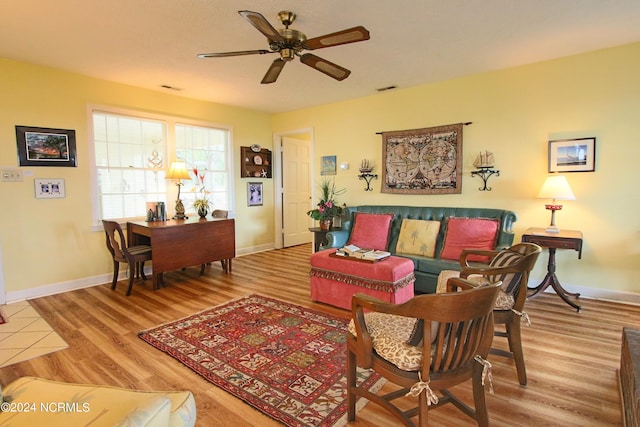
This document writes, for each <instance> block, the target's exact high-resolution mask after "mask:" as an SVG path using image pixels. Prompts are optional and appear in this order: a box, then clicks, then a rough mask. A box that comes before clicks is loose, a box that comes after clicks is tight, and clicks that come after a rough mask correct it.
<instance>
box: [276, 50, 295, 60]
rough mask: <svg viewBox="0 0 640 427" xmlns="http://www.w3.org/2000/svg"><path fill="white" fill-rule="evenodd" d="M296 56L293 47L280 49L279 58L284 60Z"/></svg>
mask: <svg viewBox="0 0 640 427" xmlns="http://www.w3.org/2000/svg"><path fill="white" fill-rule="evenodd" d="M295 57H296V51H295V50H293V49H282V50H281V51H280V58H282V59H283V60H285V61H291V60H293V58H295Z"/></svg>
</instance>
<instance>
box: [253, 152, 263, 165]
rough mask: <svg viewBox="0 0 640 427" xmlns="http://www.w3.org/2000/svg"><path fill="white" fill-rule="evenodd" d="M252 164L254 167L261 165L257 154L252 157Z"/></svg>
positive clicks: (260, 159) (260, 158)
mask: <svg viewBox="0 0 640 427" xmlns="http://www.w3.org/2000/svg"><path fill="white" fill-rule="evenodd" d="M253 163H254V164H256V165H261V164H262V157H260V156H258V155H257V154H256V155H255V156H253Z"/></svg>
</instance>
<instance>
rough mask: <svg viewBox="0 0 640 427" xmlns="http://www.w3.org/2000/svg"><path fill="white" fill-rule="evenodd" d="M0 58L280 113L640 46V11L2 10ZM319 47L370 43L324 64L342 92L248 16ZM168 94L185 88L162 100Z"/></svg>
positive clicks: (176, 6) (107, 6)
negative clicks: (329, 38)
mask: <svg viewBox="0 0 640 427" xmlns="http://www.w3.org/2000/svg"><path fill="white" fill-rule="evenodd" d="M0 5H1V6H2V8H1V10H2V13H1V14H0V57H3V58H9V59H15V60H18V61H24V62H29V63H34V64H39V65H44V66H50V67H55V68H60V69H63V70H68V71H72V72H77V73H80V74H85V75H88V76H94V77H98V78H101V79H105V80H111V81H115V82H120V83H125V84H129V85H133V86H139V87H143V88H148V89H152V90H157V91H164V92H168V93H172V94H176V95H180V96H186V97H190V98H196V99H203V100H208V101H213V102H219V103H223V104H228V105H235V106H240V107H247V108H251V109H256V110H260V111H265V112H282V111H290V110H295V109H299V108H304V107H309V106H313V105H320V104H325V103H329V102H335V101H340V100H345V99H351V98H357V97H363V96H368V95H373V94H375V93H377V92H376V89H378V88H382V87H387V86H391V85H395V86H398V88H406V87H410V86H417V85H421V84H425V83H431V82H436V81H442V80H447V79H451V78H456V77H461V76H465V75H470V74H476V73H480V72H485V71H490V70H496V69H502V68H507V67H513V66H517V65H522V64H527V63H532V62H538V61H542V60H547V59H552V58H558V57H562V56H568V55H572V54H576V53H581V52H587V51H592V50H597V49H601V48H606V47H611V46H617V45H622V44H627V43H631V42H636V41H640V1H638V0H400V1H395V2H391V1H388V0H295V1H294V0H262V1H259V2H256V1H246V0H243V1H238V0H55V1H50V0H0ZM243 9H248V10H253V11H256V12H259V13H261V14H262V15H264V16H265V17H266V18H267V19H268V20H269V22H271V24H272V25H273V26H274V27H275V28H281V27H282V26H281V24H280V23H279V21H278V19H277V13H278V12H279V11H280V10H291V11H293V12H295V13H296V14H297V19H296V21H295V22H294V23H293V25H292V26H291V28H293V29H297V30H299V31H302V32H303V33H305V34H306V35H307V37H308V38H311V37H316V36H320V35H323V34H327V33H331V32H334V31H339V30H342V29H346V28H350V27H353V26H356V25H363V26H364V27H366V28H367V29H368V30H369V31H370V33H371V39H370V40H368V41H364V42H359V43H353V44H347V45H342V46H334V47H331V48H326V49H321V50H316V51H314V52H313V53H314V54H316V55H318V56H320V57H323V58H325V59H327V60H329V61H331V62H334V63H337V64H339V65H342V66H343V67H345V68H348V69H350V70H351V71H352V73H351V76H350V77H349V78H347V79H346V80H344V81H342V82H339V81H336V80H334V79H332V78H330V77H327V76H326V75H324V74H322V73H319V72H318V71H316V70H314V69H312V68H310V67H308V66H306V65H304V64H302V63H301V62H299V61H298V60H295V61H293V62H291V63H288V64H287V65H286V67H285V68H284V70H283V71H282V73H281V74H280V77H279V79H278V81H277V82H276V83H274V84H270V85H261V84H260V80H261V79H262V77H263V75H264V73H265V72H266V70H267V68H268V67H269V65H270V64H271V62H272V61H273V59H275V58H276V57H277V56H276V54H271V55H252V56H240V57H230V58H211V59H199V58H197V57H196V54H198V53H203V52H224V51H237V50H253V49H267V48H268V44H267V41H266V38H265V37H264V36H263V35H262V34H260V33H259V32H258V31H257V30H256V29H255V28H254V27H252V26H251V25H250V24H249V23H248V22H247V21H246V20H245V19H243V18H242V17H241V16H240V15H239V14H238V13H237V11H238V10H243ZM162 85H169V86H172V87H174V88H179V89H181V90H180V91H175V90H173V89H163V88H161V86H162Z"/></svg>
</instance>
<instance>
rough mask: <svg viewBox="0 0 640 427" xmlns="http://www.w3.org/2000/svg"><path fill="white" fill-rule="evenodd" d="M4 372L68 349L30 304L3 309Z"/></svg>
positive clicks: (0, 349) (0, 354)
mask: <svg viewBox="0 0 640 427" xmlns="http://www.w3.org/2000/svg"><path fill="white" fill-rule="evenodd" d="M2 315H3V317H4V318H5V320H8V321H7V323H5V324H2V325H0V368H1V367H4V366H8V365H12V364H14V363H18V362H23V361H25V360H29V359H33V358H34V357H38V356H43V355H45V354H47V353H52V352H54V351H58V350H62V349H65V348H67V347H68V345H67V343H66V342H64V340H63V339H62V338H60V336H59V335H58V334H57V333H56V332H55V331H54V330H53V329H52V328H51V326H49V324H48V323H47V322H46V321H45V320H44V319H43V318H42V317H40V315H39V314H38V312H37V311H35V310H34V309H33V307H31V305H30V304H29V302H28V301H20V302H16V303H12V304H7V305H4V306H2Z"/></svg>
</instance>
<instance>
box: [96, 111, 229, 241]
mask: <svg viewBox="0 0 640 427" xmlns="http://www.w3.org/2000/svg"><path fill="white" fill-rule="evenodd" d="M94 113H104V114H109V115H117V116H123V117H131V118H134V119H140V120H157V121H162V122H164V123H165V125H166V141H164V149H165V157H166V160H165V161H164V164H163V170H164V171H165V172H166V171H167V170H168V169H169V166H170V164H171V162H172V161H175V160H177V159H176V149H177V147H176V126H177V125H186V126H196V127H205V128H212V129H219V130H223V131H226V132H228V141H227V144H228V145H227V147H226V162H227V164H228V169H227V173H228V176H227V183H228V204H229V207H228V211H229V217H230V218H233V217H235V205H236V203H235V191H234V188H235V184H234V176H235V174H234V158H233V148H234V142H233V128H232V127H231V126H230V125H223V124H219V123H213V122H208V121H204V120H195V119H188V118H184V117H180V116H178V115H170V114H159V113H151V112H147V111H144V110H134V109H127V108H118V107H112V106H104V105H88V107H87V118H88V140H89V144H88V146H89V168H90V189H91V216H92V228H93V229H95V230H102V222H101V220H102V218H101V213H100V200H99V197H98V181H97V180H98V177H97V162H96V151H95V150H96V147H95V133H94V132H95V129H94V117H93V115H94ZM166 191H167V192H166V197H167V211H168V212H173V210H174V205H173V202H172V201H173V200H174V199H175V196H176V195H177V188H176V186H175V185H167V189H166ZM144 219H146V217H144V216H136V217H124V218H113V220H115V221H118V222H120V223H126V222H127V221H140V220H144Z"/></svg>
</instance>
